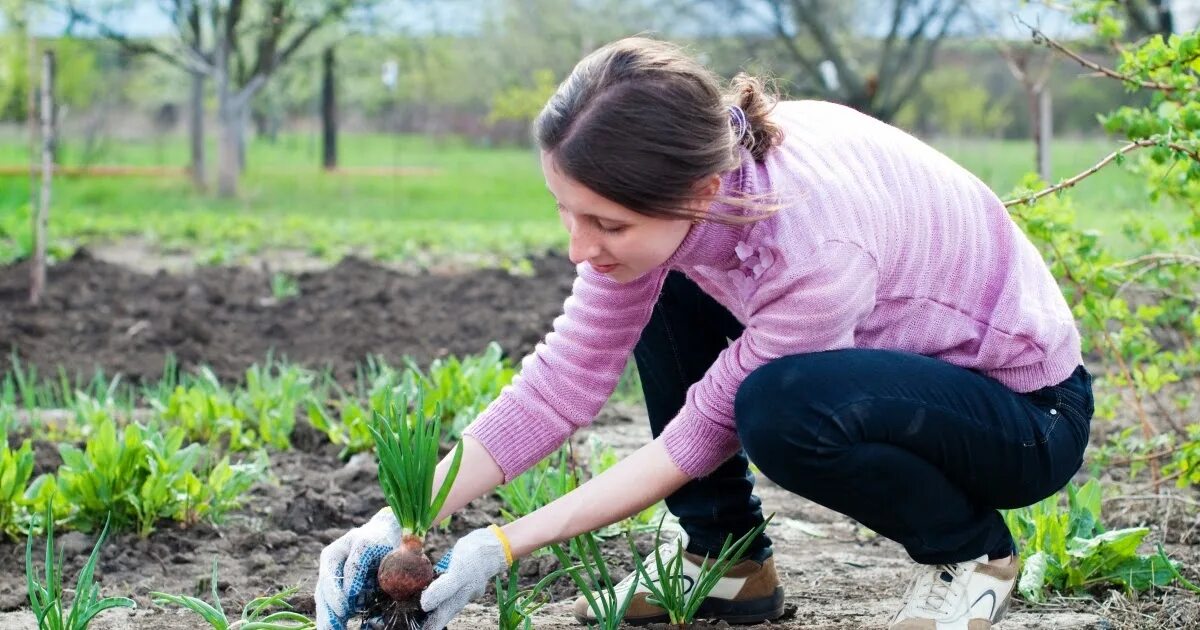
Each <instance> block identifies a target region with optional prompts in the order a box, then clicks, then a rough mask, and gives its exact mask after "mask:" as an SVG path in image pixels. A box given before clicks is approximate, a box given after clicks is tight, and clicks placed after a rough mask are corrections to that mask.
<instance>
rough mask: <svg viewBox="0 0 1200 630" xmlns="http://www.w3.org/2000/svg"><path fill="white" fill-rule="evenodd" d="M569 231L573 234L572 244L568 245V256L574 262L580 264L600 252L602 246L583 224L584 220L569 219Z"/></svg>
mask: <svg viewBox="0 0 1200 630" xmlns="http://www.w3.org/2000/svg"><path fill="white" fill-rule="evenodd" d="M567 231H568V232H569V233H570V235H571V240H570V244H569V246H568V247H567V258H569V259H570V260H571V263H572V264H575V265H578V264H579V263H581V262H583V261H585V260H588V259H589V258H594V257H595V256H596V254H598V253H600V246H599V243H598V242H597V241H596V239H595V235H594V234H592V233H591V230H588V229H587V227H585V226H584V225H583V222H582V221H574V220H568V221H567Z"/></svg>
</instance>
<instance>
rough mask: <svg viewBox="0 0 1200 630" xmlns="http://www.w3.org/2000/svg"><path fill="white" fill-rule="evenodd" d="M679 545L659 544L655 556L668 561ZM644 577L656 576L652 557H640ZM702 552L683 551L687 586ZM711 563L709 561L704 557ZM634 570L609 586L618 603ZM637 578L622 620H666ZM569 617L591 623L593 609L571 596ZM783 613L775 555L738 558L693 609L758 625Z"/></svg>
mask: <svg viewBox="0 0 1200 630" xmlns="http://www.w3.org/2000/svg"><path fill="white" fill-rule="evenodd" d="M680 546H681V545H677V544H676V543H675V541H674V540H672V541H671V542H669V543H664V544H662V545H660V546H659V548H658V549H657V551H655V553H656V554H658V555H659V557H661V558H662V561H663V564H666V563H667V561H669V560H671V559H673V558H674V557H675V554H676V553H677V552H678V550H679V548H680ZM643 561H644V562H645V563H646V572H647V574H649V576H650V579H653V580H656V579H657V578H658V567H657V563H656V562H655V561H654V557H653V556H650V557H647V558H645V559H644V560H643ZM703 562H704V557H703V556H698V555H696V554H693V553H688V552H686V551H685V552H683V574H684V575H685V576H687V577H689V578H692V579H688V580H687V582H686V583H687V588H688V589H690V588H691V586H692V585H693V584H695V581H694V579H695V578H696V576H698V575H699V574H700V567H701V563H703ZM709 564H712V561H711V560H710V561H709ZM635 575H637V572H636V571H635V572H632V573H630V574H629V575H628V576H626V577H625V579H623V580H621V581H620V582H618V583H617V585H616V586H615V587H614V589H613V590H614V591H615V592H616V600H617V601H618V602H623V601H624V600H625V596H626V595H627V594H628V593H629V587H630V585H631V584H632V583H633V579H634V576H635ZM641 582H642V581H641V580H638V585H637V590H635V591H634V595H633V601H632V603H630V604H629V609H628V610H627V611H625V619H624V621H625V623H628V624H631V625H643V624H648V623H657V622H665V621H668V617H667V611H666V610H664V609H663V608H661V607H659V606H655V605H653V604H651V603H649V602H647V601H646V596H647V595H649V594H650V589H648V588H646V587H645V585H644V584H642V583H641ZM574 612H575V619H576V620H577V621H578V622H579V623H582V624H587V625H590V624H595V623H596V622H597V618H596V613H595V611H593V610H592V609H591V607H590V606H588V602H587V598H585V597H582V596H580V597H579V599H577V600H575V608H574ZM782 615H783V586H782V585H781V584H780V583H779V574H777V573H776V572H775V559H774V558H770V557H769V558H767V559H766V560H765V561H763V562H757V561H754V560H742V561H741V562H739V563H737V564H735V565H733V566H732V567H730V568H729V570H728V571H726V572H725V575H724V576H723V577H722V578H721V579H720V580H718V581H717V585H716V587H714V588H713V590H712V591H711V592H710V593H709V594H708V597H706V598H704V602H703V603H701V604H700V608H699V610H698V611H697V612H696V617H697V618H698V619H720V620H724V621H727V622H729V623H758V622H761V621H767V620H771V619H778V618H779V617H781V616H782Z"/></svg>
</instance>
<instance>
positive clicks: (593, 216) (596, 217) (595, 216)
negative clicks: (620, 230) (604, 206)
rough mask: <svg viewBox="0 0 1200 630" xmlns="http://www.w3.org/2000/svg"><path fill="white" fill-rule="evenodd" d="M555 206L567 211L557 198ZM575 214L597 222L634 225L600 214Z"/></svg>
mask: <svg viewBox="0 0 1200 630" xmlns="http://www.w3.org/2000/svg"><path fill="white" fill-rule="evenodd" d="M551 196H552V197H553V196H554V195H551ZM554 204H555V205H556V206H558V207H559V208H562V209H563V210H566V209H567V208H566V206H564V205H562V202H561V201H559V200H558V199H557V198H555V200H554ZM568 212H570V211H568ZM575 214H578V215H580V216H584V217H590V218H592V219H595V220H597V221H608V222H609V223H616V224H618V225H633V224H632V223H630V222H629V221H626V220H625V219H614V218H612V217H602V216H600V215H598V214H592V213H590V212H577V213H575Z"/></svg>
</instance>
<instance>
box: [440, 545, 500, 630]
mask: <svg viewBox="0 0 1200 630" xmlns="http://www.w3.org/2000/svg"><path fill="white" fill-rule="evenodd" d="M447 557H449V562H448V565H447V567H446V572H445V573H443V574H442V575H441V577H439V578H437V579H436V580H434V581H433V583H432V584H430V585H429V586H428V587H426V588H425V591H424V592H423V593H421V609H422V610H424V611H425V612H427V613H429V616H428V617H426V618H425V624H424V625H423V626H422V627H421V628H422V630H442V628H445V627H446V624H449V623H450V620H451V619H453V618H454V616H455V615H457V614H458V613H459V612H460V611H461V610H462V609H463V607H464V606H466V605H467V602H469V601H471V600H472V599H475V598H476V597H479V596H480V595H483V592H484V590H486V589H487V585H488V582H490V581H491V579H492V578H493V577H495V576H497V575H499V574H500V572H501V571H504V570H506V569H508V567H509V565H511V564H512V561H513V558H512V548H511V547H510V546H509V544H508V538H507V537H506V536H505V535H504V532H502V531H501V530H500V528H499V527H497V526H495V525H491V526H489V527H487V528H485V529H477V530H475V531H473V532H471V533H469V534H467V535H466V536H463V537H462V538H460V539H458V542H457V543H455V545H454V548H453V549H451V550H450V552H449V553H447V554H446V556H443V557H442V562H445V561H446V558H447ZM439 564H441V562H439Z"/></svg>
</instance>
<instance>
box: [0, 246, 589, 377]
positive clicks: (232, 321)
mask: <svg viewBox="0 0 1200 630" xmlns="http://www.w3.org/2000/svg"><path fill="white" fill-rule="evenodd" d="M533 268H534V274H533V276H532V277H521V276H515V275H512V274H509V273H507V272H505V271H502V270H497V269H491V270H480V271H474V272H471V273H466V274H457V275H435V274H432V273H425V274H417V275H414V274H406V273H400V272H397V271H393V270H390V269H386V268H384V267H381V266H378V265H375V264H372V263H370V262H367V261H364V260H361V259H356V258H347V259H344V260H343V261H342V262H341V263H339V264H338V265H337V266H335V267H332V268H329V269H326V270H323V271H316V272H307V273H303V274H300V275H299V276H297V281H298V284H299V289H300V294H299V296H297V297H293V298H286V299H283V300H276V299H274V298H273V297H272V294H271V277H270V276H269V275H268V274H266V273H263V272H261V271H256V270H253V269H247V268H243V267H218V268H202V269H200V270H198V271H197V272H196V273H194V274H190V275H170V274H167V273H165V272H160V273H158V274H153V275H147V274H142V273H138V272H136V271H131V270H129V269H126V268H124V267H120V266H117V265H113V264H109V263H105V262H102V261H99V260H96V259H94V258H92V257H91V256H90V255H89V254H88V253H87V252H86V251H85V250H80V252H79V253H78V254H77V255H76V256H75V257H73V258H72V259H70V260H67V261H65V262H62V263H60V264H58V265H55V266H54V267H52V268H51V269H50V270H49V274H48V275H49V278H48V280H47V292H46V294H45V296H44V298H43V303H42V305H40V306H38V307H33V306H30V305H29V303H28V292H29V269H28V266H27V265H25V264H19V265H14V266H10V267H6V268H2V269H0V352H3V353H5V354H6V355H8V354H11V353H13V352H15V353H16V355H17V357H18V358H19V359H20V360H21V362H22V363H25V364H27V365H33V366H37V368H38V371H39V373H42V374H47V373H48V374H54V373H56V371H57V369H58V368H59V366H63V367H64V368H66V369H67V370H68V374H71V375H76V374H78V375H82V376H84V377H90V376H91V375H92V373H93V372H94V370H95V369H96V368H102V369H103V370H104V371H105V373H107V374H114V373H120V374H121V375H122V376H123V378H125V379H126V380H127V381H131V382H144V381H148V380H156V379H158V378H160V377H161V376H162V371H163V365H164V362H165V358H166V355H167V354H168V353H173V354H174V355H175V356H176V358H177V359H178V361H179V366H180V368H182V369H185V370H187V369H189V368H193V367H195V366H197V365H200V364H207V365H209V366H211V367H212V369H213V370H214V371H215V372H216V374H217V376H219V377H221V378H223V379H229V380H240V379H241V378H242V377H243V375H244V371H245V369H246V368H247V367H249V366H250V365H251V364H253V363H256V362H257V363H261V362H262V361H263V360H264V358H265V357H266V356H267V354H268V353H269V352H273V353H274V356H276V357H281V358H287V359H288V360H289V361H292V362H296V363H300V364H303V365H307V366H310V367H313V368H323V367H329V368H331V369H332V370H333V374H334V375H335V377H337V378H338V379H339V380H343V381H345V380H349V379H351V378H352V377H353V374H354V367H355V365H356V364H359V363H361V362H363V361H364V359H365V358H366V357H367V356H368V355H377V356H382V357H383V358H384V359H386V360H388V361H389V362H393V364H395V363H398V361H399V359H400V358H401V357H402V356H405V355H408V356H411V357H413V358H414V359H415V360H417V361H418V363H422V364H423V363H425V362H428V361H429V360H431V359H433V358H434V357H439V356H443V355H447V354H453V355H462V354H471V353H478V352H480V351H482V350H483V349H484V348H485V347H486V345H487V344H488V342H490V341H496V342H498V343H499V344H500V346H501V347H502V348H504V350H505V351H506V352H507V353H508V354H509V355H510V356H513V357H515V358H520V357H521V356H524V354H525V353H527V352H528V351H529V350H531V349H532V348H533V346H534V344H536V343H537V342H538V341H539V340H541V338H542V337H543V336H545V334H546V332H547V331H548V330H549V324H550V322H551V321H552V320H553V319H554V317H555V316H557V315H558V314H559V313H560V312H561V310H562V303H563V299H564V298H565V297H566V295H567V294H568V293H569V292H570V287H571V282H572V280H573V279H574V276H575V270H574V268H573V267H572V265H571V264H570V262H569V261H567V260H566V259H565V258H563V257H561V256H549V257H544V258H539V259H536V260H534V261H533ZM8 367H9V363H8V361H3V362H0V374H3V373H4V372H5V371H7V369H8Z"/></svg>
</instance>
